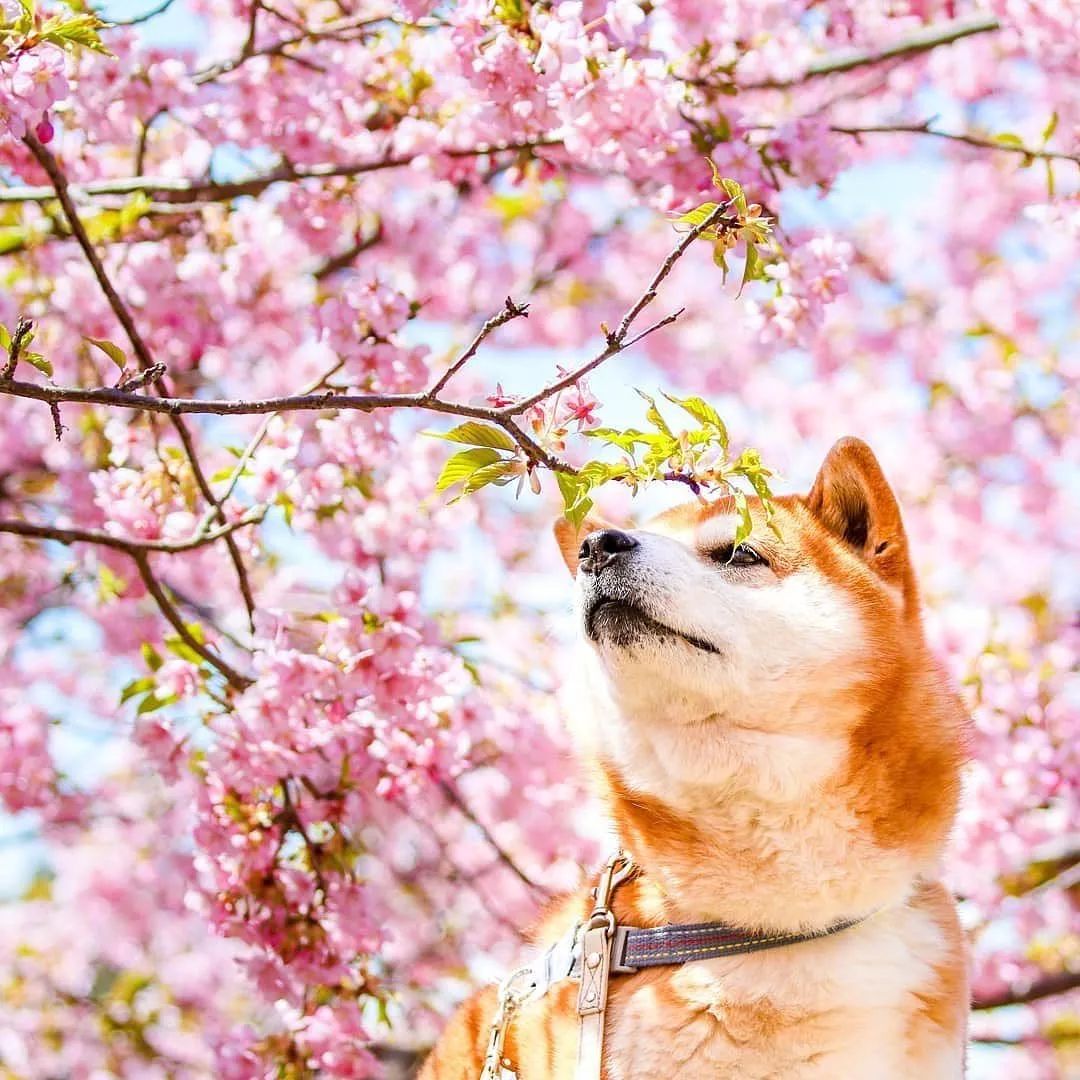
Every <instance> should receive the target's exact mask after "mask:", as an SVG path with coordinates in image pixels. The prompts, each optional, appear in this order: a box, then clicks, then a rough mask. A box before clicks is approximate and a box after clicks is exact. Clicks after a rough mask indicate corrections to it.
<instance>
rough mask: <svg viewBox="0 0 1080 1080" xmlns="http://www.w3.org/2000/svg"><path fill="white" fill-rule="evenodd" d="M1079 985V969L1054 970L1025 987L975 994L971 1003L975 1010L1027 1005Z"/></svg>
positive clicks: (1073, 988)
mask: <svg viewBox="0 0 1080 1080" xmlns="http://www.w3.org/2000/svg"><path fill="white" fill-rule="evenodd" d="M1078 987H1080V971H1056V972H1054V973H1053V974H1050V975H1044V976H1042V977H1041V978H1038V979H1036V980H1035V981H1034V982H1032V983H1031V984H1030V985H1029V986H1028V987H1027V988H1026V989H1022V990H1013V989H1008V990H1001V991H998V992H997V993H994V994H983V995H981V996H980V995H976V996H975V998H974V1000H973V1001H972V1003H971V1007H972V1008H973V1009H975V1010H978V1011H982V1010H985V1009H1002V1008H1004V1007H1005V1006H1006V1005H1027V1004H1029V1003H1030V1002H1032V1001H1041V1000H1042V999H1043V998H1048V997H1054V996H1055V995H1056V994H1064V993H1065V992H1066V991H1068V990H1075V989H1077V988H1078Z"/></svg>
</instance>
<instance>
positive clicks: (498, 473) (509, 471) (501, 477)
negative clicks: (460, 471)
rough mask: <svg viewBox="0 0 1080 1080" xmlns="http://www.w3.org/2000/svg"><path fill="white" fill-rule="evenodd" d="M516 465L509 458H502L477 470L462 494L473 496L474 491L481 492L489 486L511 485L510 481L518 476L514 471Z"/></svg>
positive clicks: (463, 488)
mask: <svg viewBox="0 0 1080 1080" xmlns="http://www.w3.org/2000/svg"><path fill="white" fill-rule="evenodd" d="M466 452H468V451H466ZM515 464H516V463H515V462H514V461H512V460H511V459H509V458H500V459H499V460H498V461H494V462H492V463H491V464H490V465H484V466H482V467H481V468H479V469H477V470H475V472H473V474H472V475H471V476H470V477H469V478H468V479H467V480H466V481H465V484H464V486H463V487H462V489H461V494H462V495H471V494H472V493H473V492H474V491H479V490H480V489H481V488H482V487H487V485H488V484H498V485H499V486H500V487H502V486H503V485H504V484H509V483H510V481H511V480H513V479H514V477H515V476H517V475H518V473H517V472H515V471H514V468H515Z"/></svg>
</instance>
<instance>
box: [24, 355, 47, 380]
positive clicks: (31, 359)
mask: <svg viewBox="0 0 1080 1080" xmlns="http://www.w3.org/2000/svg"><path fill="white" fill-rule="evenodd" d="M22 358H23V359H24V360H25V361H27V363H30V364H33V365H34V367H36V368H37V369H38V371H40V372H42V374H44V375H48V376H49V377H50V378H51V377H52V373H53V366H52V362H51V361H49V360H46V359H45V357H44V356H42V355H41V353H39V352H28V353H23V355H22Z"/></svg>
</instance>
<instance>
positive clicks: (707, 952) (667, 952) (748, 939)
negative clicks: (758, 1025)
mask: <svg viewBox="0 0 1080 1080" xmlns="http://www.w3.org/2000/svg"><path fill="white" fill-rule="evenodd" d="M637 872H638V868H637V866H635V864H634V862H633V860H632V859H630V857H629V856H628V855H626V854H624V853H623V852H621V851H619V852H616V854H615V855H613V856H612V857H611V858H610V859H609V860H608V861H607V863H606V864H605V865H604V868H603V869H602V870H601V872H600V881H599V883H598V884H597V887H596V889H595V890H594V895H595V897H596V906H595V907H594V908H593V912H592V914H591V915H590V916H589V918H588V919H586V920H585V921H584V922H582V923H579V924H578V925H577V926H575V927H574V928H573V929H572V930H570V931H569V932H568V933H567V934H565V935H564V936H563V937H562V938H560V939H559V940H558V941H557V942H556V943H555V944H554V945H552V946H551V947H550V948H548V949H547V950H546V951H545V952H543V953H542V954H541V955H540V956H538V957H537V958H536V959H535V960H534V961H533V962H532V963H531V964H527V965H526V966H525V967H522V968H519V969H518V970H517V971H515V972H513V974H511V975H510V976H508V977H507V978H506V979H504V980H503V982H502V983H501V984H500V986H499V994H498V999H497V1007H496V1010H495V1017H494V1019H493V1021H492V1026H491V1034H490V1036H489V1039H488V1050H487V1054H486V1056H485V1059H484V1069H483V1072H482V1073H481V1074H480V1080H517V1072H516V1071H515V1069H514V1065H513V1062H511V1061H510V1060H509V1059H508V1058H507V1057H506V1056H505V1054H504V1049H505V1043H506V1034H507V1031H508V1030H509V1027H510V1023H511V1020H512V1019H513V1016H514V1013H516V1012H517V1011H518V1010H519V1009H520V1008H522V1007H523V1006H524V1005H526V1004H528V1003H529V1002H532V1001H536V1000H537V999H539V998H542V997H543V996H544V995H545V994H546V993H547V992H548V990H550V989H551V987H552V986H553V985H555V984H556V983H560V982H564V981H566V980H568V979H571V980H575V981H577V982H579V983H580V988H579V990H578V1003H577V1011H578V1016H579V1018H580V1021H581V1024H580V1030H579V1034H578V1056H577V1068H576V1070H575V1073H574V1080H600V1064H601V1061H602V1060H603V1044H604V1013H605V1011H606V1008H607V991H608V980H609V978H610V976H611V975H629V974H633V973H634V972H635V971H638V970H639V969H641V968H649V967H663V966H665V965H672V964H685V963H689V962H691V961H694V960H712V959H716V958H718V957H721V956H735V955H739V954H741V953H753V952H763V951H765V950H766V949H777V948H780V947H781V946H783V945H798V944H800V943H802V942H806V941H816V940H818V939H819V938H824V937H829V936H831V935H832V934H838V933H840V931H842V930H847V929H848V928H849V927H852V926H855V925H856V924H858V923H860V922H862V921H863V918H864V917H860V918H856V919H844V920H841V921H840V922H836V923H833V924H832V925H831V926H827V927H824V928H822V929H819V930H810V931H806V932H796V933H785V934H777V933H770V932H768V931H760V932H755V931H750V930H741V929H739V928H737V927H733V926H729V925H728V924H727V923H722V922H711V923H672V924H668V925H666V926H652V927H641V926H620V925H618V924H617V922H616V920H615V914H614V912H613V911H612V910H611V907H610V901H611V894H612V893H613V892H614V891H615V889H616V888H617V887H618V886H619V885H620V884H621V883H622V882H624V881H626V880H627V879H628V878H630V877H632V876H634V875H635V874H636V873H637Z"/></svg>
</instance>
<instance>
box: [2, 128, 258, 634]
mask: <svg viewBox="0 0 1080 1080" xmlns="http://www.w3.org/2000/svg"><path fill="white" fill-rule="evenodd" d="M23 141H24V142H25V143H26V145H27V146H28V147H29V149H30V152H31V153H32V154H33V155H34V157H35V158H37V161H38V164H40V165H41V167H42V168H43V169H44V170H45V172H46V174H47V175H48V177H49V179H50V180H51V181H52V186H53V189H54V190H55V192H56V197H57V198H58V199H59V200H60V205H61V207H62V208H63V211H64V216H65V217H66V218H67V222H68V225H69V227H70V228H71V232H72V234H73V235H74V237H75V239H76V240H77V241H78V244H79V247H80V248H81V249H82V252H83V254H84V255H85V256H86V260H87V262H89V263H90V268H91V270H92V271H93V273H94V277H95V278H96V279H97V282H98V285H99V286H100V287H101V291H102V292H103V293H104V294H105V298H106V300H107V301H108V303H109V307H110V308H112V311H113V314H114V315H115V316H116V318H117V320H118V321H119V323H120V325H121V326H122V327H123V328H124V333H125V334H127V337H128V341H130V342H131V347H132V349H133V350H134V352H135V356H136V358H137V359H138V361H139V367H140V368H141V369H142V370H143V371H147V372H149V371H152V370H154V369H155V368H156V366H157V365H155V363H154V358H153V357H152V356H151V355H150V350H149V348H148V347H147V345H146V342H145V341H144V340H143V337H142V335H141V334H140V333H139V330H138V328H137V327H136V326H135V320H134V319H133V318H132V316H131V312H130V311H129V310H128V308H127V305H126V304H125V303H124V301H123V300H122V299H121V298H120V294H119V293H118V292H117V291H116V289H115V288H114V287H113V284H112V281H111V280H110V279H109V275H108V274H107V273H106V272H105V265H104V263H102V261H101V259H100V257H99V256H98V253H97V252H96V251H95V250H94V245H93V244H92V243H91V242H90V237H89V236H88V235H87V232H86V229H85V227H84V226H83V223H82V219H81V218H80V217H79V212H78V210H76V208H75V204H74V202H73V201H72V199H71V192H70V191H69V189H68V182H67V177H66V176H65V175H64V172H63V170H62V169H61V168H60V164H59V162H57V160H56V158H55V157H53V155H52V152H51V151H50V150H49V149H48V148H47V147H46V146H44V145H43V144H42V143H41V142H40V141H39V140H38V138H37V136H36V135H34V134H33V132H27V134H26V136H25V137H24V140H23ZM162 370H163V369H162ZM153 386H154V389H155V390H156V392H157V393H158V395H159V396H161V397H167V396H168V392H169V391H168V387H167V386H166V385H165V380H164V377H163V376H162V375H159V376H158V377H157V378H155V379H154V380H153ZM51 408H52V410H53V422H54V424H55V426H56V433H57V438H59V437H60V435H61V432H62V428H61V425H60V415H59V411H58V409H57V403H56V402H53V403H52V404H51ZM170 418H171V422H172V426H173V428H174V430H175V431H176V434H177V436H178V437H179V439H180V442H181V444H182V445H183V448H184V453H185V455H186V456H187V460H188V464H189V466H190V468H191V475H192V477H193V478H194V480H195V483H196V486H197V487H198V488H199V491H200V492H201V493H202V496H203V498H204V499H205V500H206V501H207V503H209V505H210V506H211V507H213V508H214V510H215V512H216V516H217V519H218V520H219V521H220V522H221V523H222V524H225V523H226V520H227V519H226V517H225V512H224V511H223V510H222V509H221V504H220V503H219V502H218V501H217V499H216V498H215V497H214V491H213V488H211V487H210V482H209V481H208V480H207V478H206V474H205V473H204V472H203V468H202V466H201V465H200V464H199V456H198V454H197V453H196V451H195V443H194V441H193V439H192V437H191V432H190V431H188V429H187V425H186V424H185V423H184V421H183V420H182V419H180V417H179V416H177V415H176V414H170ZM225 546H226V547H227V548H228V550H229V558H230V559H231V560H232V564H233V568H234V569H235V571H236V578H237V581H238V582H239V585H240V593H241V595H242V596H243V598H244V607H245V608H246V609H247V616H248V625H249V626H251V628H252V629H254V627H255V598H254V597H253V596H252V593H251V583H250V582H249V581H248V576H247V569H246V568H245V566H244V560H243V559H242V558H241V557H240V549H239V548H238V547H237V546H236V541H235V540H234V539H233V538H232V536H229V535H226V537H225Z"/></svg>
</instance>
